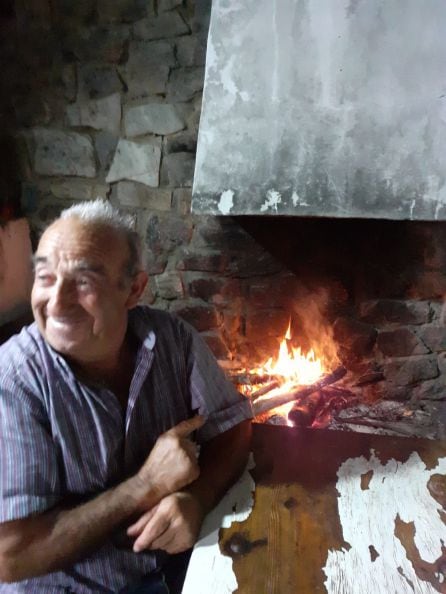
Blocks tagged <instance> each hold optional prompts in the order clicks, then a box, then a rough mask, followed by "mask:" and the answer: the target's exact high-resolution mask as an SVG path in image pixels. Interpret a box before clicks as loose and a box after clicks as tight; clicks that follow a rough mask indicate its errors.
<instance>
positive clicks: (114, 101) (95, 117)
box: [66, 93, 121, 134]
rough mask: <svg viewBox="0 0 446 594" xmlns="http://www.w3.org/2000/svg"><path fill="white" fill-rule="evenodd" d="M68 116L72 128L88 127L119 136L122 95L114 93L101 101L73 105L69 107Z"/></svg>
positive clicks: (94, 100)
mask: <svg viewBox="0 0 446 594" xmlns="http://www.w3.org/2000/svg"><path fill="white" fill-rule="evenodd" d="M66 114H67V120H68V123H69V125H70V126H86V127H90V128H94V129H95V130H105V131H107V132H111V133H114V134H119V131H120V128H121V95H120V94H119V93H114V94H113V95H109V96H108V97H102V98H100V99H91V100H90V101H80V102H78V103H73V104H71V105H69V106H68V107H67V110H66Z"/></svg>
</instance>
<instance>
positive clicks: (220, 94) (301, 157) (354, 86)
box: [192, 0, 446, 220]
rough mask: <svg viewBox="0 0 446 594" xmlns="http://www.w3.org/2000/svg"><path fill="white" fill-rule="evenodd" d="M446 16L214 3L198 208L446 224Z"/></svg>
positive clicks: (400, 9) (439, 9) (423, 7)
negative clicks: (418, 220)
mask: <svg viewBox="0 0 446 594" xmlns="http://www.w3.org/2000/svg"><path fill="white" fill-rule="evenodd" d="M445 28H446V5H445V4H444V2H442V1H441V0H428V1H427V2H423V3H420V2H418V0H398V1H395V2H390V3H385V2H372V3H371V2H365V1H364V0H352V1H350V2H346V3H339V2H328V1H327V0H243V1H241V0H239V1H231V2H228V0H214V2H213V6H212V16H211V24H210V32H209V40H208V49H207V58H206V78H205V88H204V96H203V110H202V115H201V122H200V130H199V139H198V149H197V160H196V169H195V178H194V188H193V197H194V198H193V204H192V209H193V211H194V212H197V213H213V214H221V215H234V214H285V215H298V216H306V215H314V216H325V217H359V218H382V219H421V220H444V219H445V218H446V183H445V179H444V169H445V162H446V157H445V155H446V79H445V77H444V65H445V63H446V43H445V36H444V31H445Z"/></svg>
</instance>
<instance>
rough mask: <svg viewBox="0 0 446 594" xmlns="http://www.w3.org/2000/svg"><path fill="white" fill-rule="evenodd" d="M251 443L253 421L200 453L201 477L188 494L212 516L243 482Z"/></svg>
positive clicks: (214, 441)
mask: <svg viewBox="0 0 446 594" xmlns="http://www.w3.org/2000/svg"><path fill="white" fill-rule="evenodd" d="M250 443H251V421H250V420H248V421H242V422H241V423H240V424H239V425H236V426H235V427H233V428H232V429H229V431H226V432H225V433H222V434H221V435H218V436H217V437H215V438H214V439H212V440H210V441H209V442H208V443H205V444H203V445H202V447H201V452H200V460H199V463H200V476H199V477H198V479H197V480H196V481H194V482H193V483H192V484H191V485H189V486H188V487H187V488H186V489H184V491H187V492H189V493H192V494H193V495H194V496H195V497H197V499H198V500H199V501H200V503H201V505H202V507H203V510H204V513H205V514H206V513H208V512H209V511H210V510H211V509H212V508H213V507H214V506H215V505H216V504H217V503H218V501H219V500H220V499H221V497H222V496H223V495H224V494H225V492H226V491H227V489H228V488H229V487H230V486H231V485H232V484H233V483H234V482H235V481H236V480H237V479H238V478H239V476H240V474H241V473H242V471H243V470H244V468H245V466H246V462H247V459H248V454H249V447H250Z"/></svg>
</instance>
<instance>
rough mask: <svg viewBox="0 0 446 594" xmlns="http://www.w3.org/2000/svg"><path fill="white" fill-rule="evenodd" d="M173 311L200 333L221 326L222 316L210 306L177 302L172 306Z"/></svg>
mask: <svg viewBox="0 0 446 594" xmlns="http://www.w3.org/2000/svg"><path fill="white" fill-rule="evenodd" d="M171 311H173V312H174V313H175V314H177V315H178V316H180V317H181V318H183V319H184V320H186V322H189V324H191V325H192V326H194V328H196V330H198V331H199V332H204V331H206V330H211V329H212V328H218V327H219V326H220V324H221V315H220V314H219V313H218V312H217V310H216V309H215V307H212V306H210V305H205V304H201V303H198V302H196V303H194V302H191V301H188V302H187V303H185V302H180V301H177V302H174V303H173V304H172V309H171Z"/></svg>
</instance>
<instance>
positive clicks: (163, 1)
mask: <svg viewBox="0 0 446 594" xmlns="http://www.w3.org/2000/svg"><path fill="white" fill-rule="evenodd" d="M182 4H183V0H158V12H167V11H168V10H172V9H173V8H176V7H177V6H181V5H182Z"/></svg>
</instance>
